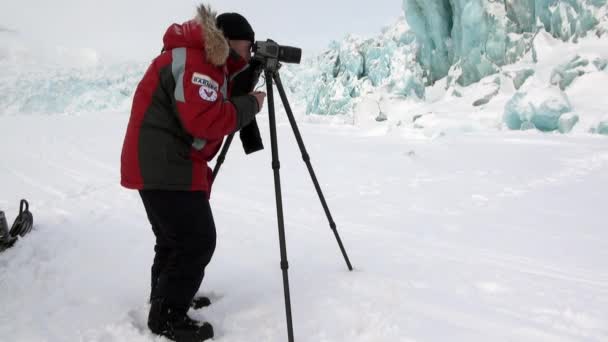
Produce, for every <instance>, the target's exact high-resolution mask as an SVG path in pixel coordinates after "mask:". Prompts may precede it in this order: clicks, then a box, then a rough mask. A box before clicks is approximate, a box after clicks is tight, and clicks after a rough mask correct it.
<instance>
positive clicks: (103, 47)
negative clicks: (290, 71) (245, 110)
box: [0, 0, 402, 59]
mask: <svg viewBox="0 0 608 342" xmlns="http://www.w3.org/2000/svg"><path fill="white" fill-rule="evenodd" d="M199 3H200V2H199V1H191V0H183V1H175V0H174V1H154V0H148V1H143V0H95V1H92V0H54V1H50V0H2V3H1V4H0V27H4V28H8V29H11V30H15V31H18V32H19V34H20V35H21V36H22V37H26V38H27V39H30V40H34V41H36V42H38V43H43V44H46V45H48V46H62V47H68V48H71V47H76V48H93V49H95V50H97V51H100V52H102V53H104V54H109V55H113V56H116V57H121V58H123V57H124V58H137V59H141V58H151V57H153V55H154V54H156V53H158V51H159V50H160V48H161V45H162V35H163V33H164V31H165V29H166V28H167V26H168V25H169V24H171V23H173V22H179V23H181V22H183V21H185V20H187V19H190V18H192V17H193V15H194V12H195V8H196V5H197V4H199ZM205 3H208V4H211V5H212V6H213V8H214V9H216V10H217V11H218V12H220V13H221V12H239V13H241V14H243V15H244V16H245V17H246V18H247V19H248V20H249V22H250V23H251V24H252V26H253V28H254V30H255V31H256V38H257V39H266V38H273V39H275V40H276V41H277V42H278V43H280V44H283V45H292V46H299V47H302V48H303V49H305V53H314V52H318V51H320V50H322V49H323V48H325V47H326V46H327V44H328V43H329V42H330V41H331V40H340V39H342V38H343V37H344V35H346V34H347V33H355V34H360V35H364V36H372V35H375V34H377V33H379V32H380V29H381V28H382V27H383V26H386V25H389V24H392V23H393V22H395V20H396V19H397V18H398V17H399V16H400V15H401V14H402V9H401V3H402V1H401V0H374V1H362V0H350V1H349V0H307V1H289V0H259V1H255V0H211V1H206V2H205Z"/></svg>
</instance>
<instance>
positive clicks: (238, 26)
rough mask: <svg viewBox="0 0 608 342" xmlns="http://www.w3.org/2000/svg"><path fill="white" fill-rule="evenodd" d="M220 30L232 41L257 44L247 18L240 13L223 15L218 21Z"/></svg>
mask: <svg viewBox="0 0 608 342" xmlns="http://www.w3.org/2000/svg"><path fill="white" fill-rule="evenodd" d="M215 20H216V24H217V27H218V28H219V29H221V30H222V31H223V32H224V36H225V37H226V38H228V39H231V40H248V41H250V42H251V44H253V43H254V42H255V33H254V32H253V29H252V28H251V25H249V22H248V21H247V19H245V17H243V16H242V15H240V14H238V13H223V14H220V15H219V16H218V17H217V18H216V19H215Z"/></svg>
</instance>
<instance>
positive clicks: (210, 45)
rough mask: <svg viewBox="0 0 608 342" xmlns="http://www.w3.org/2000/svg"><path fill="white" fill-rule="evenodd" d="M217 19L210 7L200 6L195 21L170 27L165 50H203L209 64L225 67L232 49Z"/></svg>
mask: <svg viewBox="0 0 608 342" xmlns="http://www.w3.org/2000/svg"><path fill="white" fill-rule="evenodd" d="M215 17H216V12H214V11H212V10H211V8H210V7H209V6H205V5H201V6H199V7H198V9H197V13H196V17H195V18H194V19H193V20H190V21H187V22H185V23H183V24H173V25H171V26H169V28H168V29H167V32H165V36H164V37H163V43H164V45H163V48H164V49H165V50H171V49H174V48H179V47H188V48H195V49H201V50H204V51H205V56H206V58H207V61H208V62H209V63H211V64H213V65H216V66H220V65H223V64H224V63H225V62H226V59H227V58H228V55H229V53H230V48H229V46H228V41H227V40H226V38H225V37H224V34H223V32H222V30H220V29H219V28H217V26H216V24H215Z"/></svg>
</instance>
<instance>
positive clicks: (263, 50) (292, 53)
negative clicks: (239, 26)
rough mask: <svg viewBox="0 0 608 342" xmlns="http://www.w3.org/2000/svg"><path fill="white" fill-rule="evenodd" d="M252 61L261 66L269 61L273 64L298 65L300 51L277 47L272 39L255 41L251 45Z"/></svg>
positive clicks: (292, 48)
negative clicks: (257, 62)
mask: <svg viewBox="0 0 608 342" xmlns="http://www.w3.org/2000/svg"><path fill="white" fill-rule="evenodd" d="M253 59H254V60H257V61H259V62H261V63H263V64H267V62H269V60H273V61H274V62H283V63H294V64H300V60H301V59H302V49H300V48H297V47H292V46H283V45H279V44H277V42H275V41H274V40H272V39H268V40H266V41H265V42H264V41H257V42H255V44H254V45H253Z"/></svg>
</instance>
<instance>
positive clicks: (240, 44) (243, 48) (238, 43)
mask: <svg viewBox="0 0 608 342" xmlns="http://www.w3.org/2000/svg"><path fill="white" fill-rule="evenodd" d="M228 45H230V47H231V48H232V49H233V50H234V51H236V52H237V53H238V54H239V55H240V56H241V57H243V59H244V60H245V61H246V62H249V60H250V59H251V42H250V41H248V40H229V41H228Z"/></svg>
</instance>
